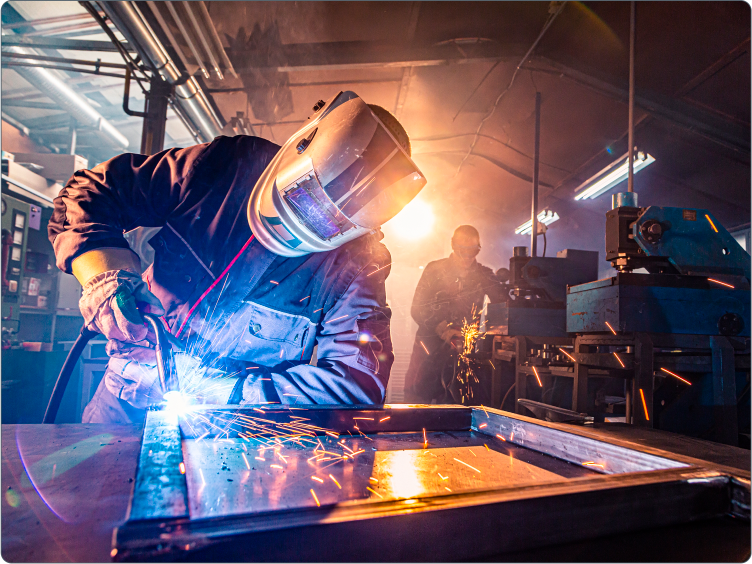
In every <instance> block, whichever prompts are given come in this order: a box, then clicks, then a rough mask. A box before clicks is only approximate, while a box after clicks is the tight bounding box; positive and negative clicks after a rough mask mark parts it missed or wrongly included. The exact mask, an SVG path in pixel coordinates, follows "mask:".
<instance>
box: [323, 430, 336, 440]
mask: <svg viewBox="0 0 752 564" xmlns="http://www.w3.org/2000/svg"><path fill="white" fill-rule="evenodd" d="M326 434H327V435H329V436H330V437H334V438H335V439H337V438H339V435H338V434H337V433H333V432H331V431H326Z"/></svg>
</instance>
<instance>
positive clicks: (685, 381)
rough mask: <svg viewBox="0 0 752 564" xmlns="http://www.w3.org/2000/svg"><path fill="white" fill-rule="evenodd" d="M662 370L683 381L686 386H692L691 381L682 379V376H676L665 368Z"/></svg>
mask: <svg viewBox="0 0 752 564" xmlns="http://www.w3.org/2000/svg"><path fill="white" fill-rule="evenodd" d="M661 370H663V371H664V372H665V373H666V374H671V376H673V377H674V378H679V380H681V381H682V382H684V383H685V384H689V385H690V386H691V385H692V382H690V381H689V380H685V379H684V378H682V377H681V376H679V375H678V374H674V373H673V372H671V371H670V370H666V369H665V368H661Z"/></svg>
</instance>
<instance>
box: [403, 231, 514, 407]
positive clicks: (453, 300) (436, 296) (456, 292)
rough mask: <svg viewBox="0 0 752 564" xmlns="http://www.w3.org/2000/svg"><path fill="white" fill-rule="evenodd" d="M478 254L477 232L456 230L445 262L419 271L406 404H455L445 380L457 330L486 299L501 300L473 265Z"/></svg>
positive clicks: (482, 269)
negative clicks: (415, 329)
mask: <svg viewBox="0 0 752 564" xmlns="http://www.w3.org/2000/svg"><path fill="white" fill-rule="evenodd" d="M480 249H481V247H480V234H479V233H478V230H477V229H476V228H475V227H473V226H472V225H460V226H459V227H458V228H457V229H455V231H454V234H453V235H452V251H453V252H452V253H451V254H450V255H449V257H448V258H445V259H441V260H437V261H433V262H429V263H428V264H427V265H426V267H425V269H424V270H423V275H422V276H421V277H420V280H419V281H418V286H417V287H416V288H415V296H414V297H413V303H412V307H411V309H410V314H411V315H412V318H413V319H414V320H415V322H416V323H417V324H418V330H417V332H416V334H415V343H414V345H413V353H412V357H411V359H410V365H409V366H408V368H407V372H406V374H405V401H407V402H415V403H431V402H432V401H435V402H438V403H453V402H454V401H457V400H458V399H459V398H457V397H454V396H455V395H456V394H453V393H452V390H451V389H450V385H451V377H447V375H448V374H451V373H452V368H453V367H452V366H451V363H452V362H456V355H457V352H458V350H461V349H462V333H461V328H462V324H463V322H465V321H466V322H467V323H473V322H474V321H475V318H476V317H478V316H479V315H480V311H481V308H482V307H483V301H484V297H485V296H486V295H487V296H488V297H489V299H490V300H491V301H492V302H498V301H501V300H502V299H503V295H502V287H501V284H500V283H499V281H498V279H497V278H496V277H495V275H494V273H493V271H492V270H491V269H490V268H488V267H487V266H483V265H481V264H480V263H478V261H477V260H476V259H475V257H476V256H477V255H478V253H479V252H480ZM442 375H443V376H444V378H443V379H442Z"/></svg>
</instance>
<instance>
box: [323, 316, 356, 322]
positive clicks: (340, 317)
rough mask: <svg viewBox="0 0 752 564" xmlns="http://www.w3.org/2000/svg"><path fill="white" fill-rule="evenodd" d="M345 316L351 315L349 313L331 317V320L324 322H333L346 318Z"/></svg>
mask: <svg viewBox="0 0 752 564" xmlns="http://www.w3.org/2000/svg"><path fill="white" fill-rule="evenodd" d="M345 317H350V316H349V315H340V316H339V317H335V318H334V319H330V320H329V321H325V322H324V323H332V322H333V321H339V320H340V319H344V318H345Z"/></svg>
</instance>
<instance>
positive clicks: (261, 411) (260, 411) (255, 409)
mask: <svg viewBox="0 0 752 564" xmlns="http://www.w3.org/2000/svg"><path fill="white" fill-rule="evenodd" d="M253 411H258V412H259V413H266V411H264V410H263V409H259V408H258V407H254V408H253Z"/></svg>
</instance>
